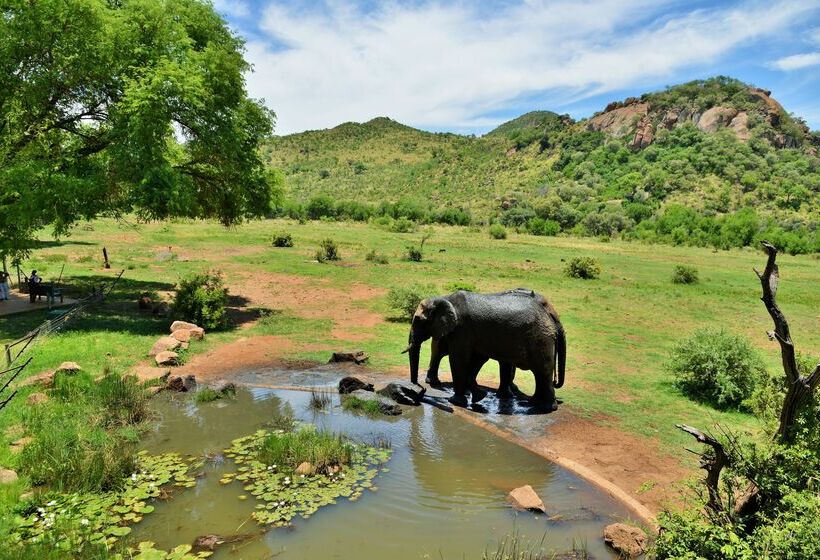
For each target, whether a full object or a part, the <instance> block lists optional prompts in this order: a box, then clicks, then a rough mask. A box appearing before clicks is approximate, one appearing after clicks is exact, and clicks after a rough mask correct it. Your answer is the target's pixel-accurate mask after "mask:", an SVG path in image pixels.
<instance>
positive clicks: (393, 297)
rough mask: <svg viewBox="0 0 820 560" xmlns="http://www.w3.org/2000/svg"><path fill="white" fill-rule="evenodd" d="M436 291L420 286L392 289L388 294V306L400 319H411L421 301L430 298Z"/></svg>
mask: <svg viewBox="0 0 820 560" xmlns="http://www.w3.org/2000/svg"><path fill="white" fill-rule="evenodd" d="M433 291H434V290H433V289H432V287H430V286H422V285H420V284H415V285H410V286H402V287H396V288H390V291H389V292H387V305H388V306H389V307H390V309H392V310H393V311H395V312H396V313H397V315H398V316H399V317H402V318H408V319H409V318H411V317H413V313H415V311H416V308H417V307H418V306H419V303H421V300H423V299H424V298H426V297H428V296H429V295H430V294H431V293H432V292H433Z"/></svg>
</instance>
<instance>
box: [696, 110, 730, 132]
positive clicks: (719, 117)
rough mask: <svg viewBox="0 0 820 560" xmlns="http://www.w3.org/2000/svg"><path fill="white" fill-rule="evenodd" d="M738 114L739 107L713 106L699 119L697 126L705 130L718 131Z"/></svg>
mask: <svg viewBox="0 0 820 560" xmlns="http://www.w3.org/2000/svg"><path fill="white" fill-rule="evenodd" d="M735 115H737V109H733V108H731V107H712V108H711V109H707V110H706V111H704V113H703V114H702V115H701V116H700V119H698V122H697V127H698V128H699V129H701V130H702V131H703V132H717V131H718V129H720V128H725V127H727V126H729V123H731V122H732V119H734V118H735Z"/></svg>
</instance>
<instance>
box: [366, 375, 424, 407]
mask: <svg viewBox="0 0 820 560" xmlns="http://www.w3.org/2000/svg"><path fill="white" fill-rule="evenodd" d="M376 392H377V393H378V394H380V395H382V396H385V397H388V398H390V399H393V400H394V401H396V402H397V403H399V404H408V405H413V406H418V405H419V404H420V403H421V399H422V398H423V397H424V393H426V392H427V389H425V388H423V387H419V386H417V385H413V384H412V383H407V382H404V381H398V382H393V383H388V384H387V385H385V386H384V387H382V388H381V389H379V390H377V391H376Z"/></svg>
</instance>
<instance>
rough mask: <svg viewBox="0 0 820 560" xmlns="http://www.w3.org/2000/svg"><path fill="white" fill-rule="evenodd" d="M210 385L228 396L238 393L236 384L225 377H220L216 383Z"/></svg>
mask: <svg viewBox="0 0 820 560" xmlns="http://www.w3.org/2000/svg"><path fill="white" fill-rule="evenodd" d="M210 387H211V389H213V390H214V391H216V392H217V393H221V394H222V395H224V396H226V397H231V396H233V395H235V394H236V384H235V383H231V382H230V381H225V380H224V379H220V380H219V381H217V382H216V383H213V384H212V385H210Z"/></svg>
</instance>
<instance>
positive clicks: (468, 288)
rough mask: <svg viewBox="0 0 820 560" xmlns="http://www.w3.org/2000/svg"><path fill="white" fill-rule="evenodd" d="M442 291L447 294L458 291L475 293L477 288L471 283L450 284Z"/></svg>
mask: <svg viewBox="0 0 820 560" xmlns="http://www.w3.org/2000/svg"><path fill="white" fill-rule="evenodd" d="M444 289H445V290H447V291H448V292H457V291H459V290H464V291H465V292H477V291H478V288H477V287H476V285H475V284H473V283H472V282H450V283H449V284H447V285H446V286H444Z"/></svg>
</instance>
